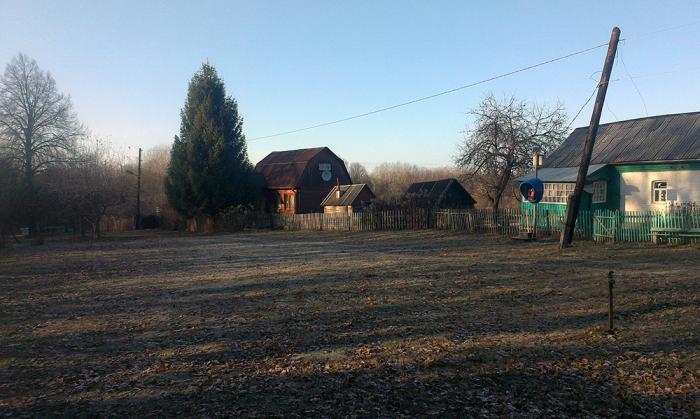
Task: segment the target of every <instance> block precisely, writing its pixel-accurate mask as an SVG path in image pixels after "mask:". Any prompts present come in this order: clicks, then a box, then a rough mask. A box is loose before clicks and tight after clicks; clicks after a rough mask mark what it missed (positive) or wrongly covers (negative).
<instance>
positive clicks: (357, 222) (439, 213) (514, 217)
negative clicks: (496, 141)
mask: <svg viewBox="0 0 700 419" xmlns="http://www.w3.org/2000/svg"><path fill="white" fill-rule="evenodd" d="M270 220H271V226H272V228H278V229H285V230H317V231H322V230H326V231H377V230H417V229H439V230H450V231H465V232H469V233H488V234H500V235H506V236H515V235H517V234H518V232H520V231H522V230H525V229H528V228H530V229H532V227H533V225H534V217H533V213H532V211H522V210H521V209H519V208H516V209H510V208H503V209H498V210H490V209H474V210H429V209H403V210H390V211H374V212H356V213H352V214H342V213H341V214H339V213H333V214H323V213H313V214H273V215H271V218H270ZM563 223H564V214H563V213H550V212H549V211H546V210H545V211H542V210H540V211H538V213H537V229H538V235H539V236H540V237H554V236H558V235H559V234H560V233H561V229H562V226H563ZM574 237H575V238H576V239H577V240H593V241H595V242H597V243H606V242H648V241H657V242H658V241H668V242H700V212H698V211H671V212H665V213H662V212H635V211H628V212H623V211H611V210H599V211H581V212H580V213H579V216H578V217H577V220H576V227H575V229H574Z"/></svg>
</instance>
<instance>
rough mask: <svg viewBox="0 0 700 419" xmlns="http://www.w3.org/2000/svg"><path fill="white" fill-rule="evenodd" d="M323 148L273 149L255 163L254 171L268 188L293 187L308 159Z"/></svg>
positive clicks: (297, 181)
mask: <svg viewBox="0 0 700 419" xmlns="http://www.w3.org/2000/svg"><path fill="white" fill-rule="evenodd" d="M325 149H328V148H327V147H315V148H302V149H298V150H286V151H273V152H272V153H270V154H268V155H267V156H266V157H265V158H264V159H262V160H260V161H259V162H258V164H256V165H255V170H254V172H255V173H258V174H260V175H262V176H263V178H264V179H265V183H266V186H267V187H268V188H294V187H296V186H297V185H298V184H299V181H300V180H301V177H302V175H303V174H304V170H305V169H306V165H307V164H308V163H309V161H310V160H311V159H313V158H314V157H315V156H316V155H317V154H318V153H320V152H322V151H323V150H325ZM328 151H329V152H330V153H331V154H333V152H332V151H330V150H328Z"/></svg>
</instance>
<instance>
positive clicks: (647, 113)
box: [620, 45, 649, 116]
mask: <svg viewBox="0 0 700 419" xmlns="http://www.w3.org/2000/svg"><path fill="white" fill-rule="evenodd" d="M622 55H623V54H622V45H620V62H621V63H622V68H624V69H625V73H627V77H629V79H630V81H631V82H632V86H634V90H636V91H637V94H638V95H639V99H640V100H641V101H642V105H643V106H644V113H645V114H646V116H649V111H648V110H647V102H646V101H645V100H644V96H642V92H641V91H640V90H639V87H637V83H636V82H635V81H634V78H632V75H631V74H630V72H629V70H628V69H627V64H625V59H624V58H623V57H622Z"/></svg>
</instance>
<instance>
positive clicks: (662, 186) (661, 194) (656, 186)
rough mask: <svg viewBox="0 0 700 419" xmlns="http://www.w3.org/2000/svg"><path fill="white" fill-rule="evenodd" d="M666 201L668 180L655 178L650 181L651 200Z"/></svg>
mask: <svg viewBox="0 0 700 419" xmlns="http://www.w3.org/2000/svg"><path fill="white" fill-rule="evenodd" d="M666 201H668V182H666V181H665V180H655V181H653V182H651V202H666Z"/></svg>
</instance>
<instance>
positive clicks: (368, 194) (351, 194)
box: [321, 183, 374, 214]
mask: <svg viewBox="0 0 700 419" xmlns="http://www.w3.org/2000/svg"><path fill="white" fill-rule="evenodd" d="M372 199H374V193H372V190H371V189H370V188H369V186H367V185H366V184H364V183H356V184H353V185H338V186H335V187H334V188H333V189H331V191H330V192H329V193H328V195H327V196H326V198H325V199H324V200H323V202H321V206H323V212H324V213H326V214H337V213H345V214H352V213H353V212H359V211H362V210H363V209H364V208H365V207H367V206H368V205H369V204H370V202H371V201H372Z"/></svg>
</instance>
